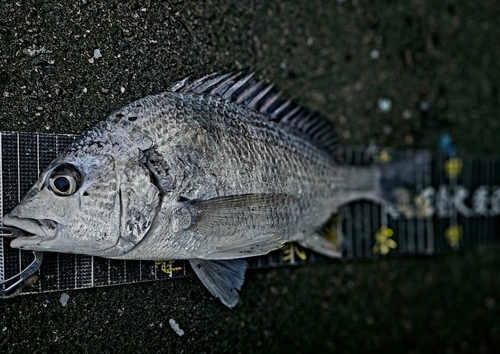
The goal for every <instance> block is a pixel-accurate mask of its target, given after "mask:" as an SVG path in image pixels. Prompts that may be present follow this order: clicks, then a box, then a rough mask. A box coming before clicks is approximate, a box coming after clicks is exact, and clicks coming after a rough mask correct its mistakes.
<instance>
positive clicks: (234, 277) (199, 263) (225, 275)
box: [189, 259, 247, 308]
mask: <svg viewBox="0 0 500 354" xmlns="http://www.w3.org/2000/svg"><path fill="white" fill-rule="evenodd" d="M189 263H190V264H191V266H192V267H193V269H194V271H195V273H196V275H197V276H198V278H200V280H201V282H202V283H203V285H205V287H206V288H207V289H208V291H210V293H211V294H212V295H213V296H215V297H218V298H219V299H220V300H221V301H222V303H223V304H224V305H226V306H227V307H229V308H233V307H234V306H236V304H237V303H238V301H239V300H240V297H239V295H238V292H237V290H240V289H241V286H242V285H243V281H244V279H245V270H246V268H247V262H246V261H245V260H243V259H232V260H224V261H219V260H217V261H208V260H202V259H190V260H189Z"/></svg>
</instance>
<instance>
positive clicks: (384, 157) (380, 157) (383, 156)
mask: <svg viewBox="0 0 500 354" xmlns="http://www.w3.org/2000/svg"><path fill="white" fill-rule="evenodd" d="M375 159H376V160H377V162H389V161H391V160H392V156H391V155H390V154H389V153H388V152H387V151H386V150H382V151H380V152H379V153H378V154H377V156H376V157H375Z"/></svg>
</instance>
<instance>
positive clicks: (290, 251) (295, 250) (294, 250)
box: [283, 244, 307, 261]
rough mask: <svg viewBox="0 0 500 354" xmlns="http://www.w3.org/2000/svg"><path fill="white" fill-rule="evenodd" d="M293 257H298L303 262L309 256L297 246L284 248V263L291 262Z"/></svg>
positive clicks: (292, 245)
mask: <svg viewBox="0 0 500 354" xmlns="http://www.w3.org/2000/svg"><path fill="white" fill-rule="evenodd" d="M292 255H296V256H297V257H299V258H300V259H302V260H303V261H305V260H306V259H307V254H306V253H305V252H304V251H302V250H301V249H300V248H299V247H298V246H297V245H294V244H288V245H285V247H283V261H290V260H291V259H292Z"/></svg>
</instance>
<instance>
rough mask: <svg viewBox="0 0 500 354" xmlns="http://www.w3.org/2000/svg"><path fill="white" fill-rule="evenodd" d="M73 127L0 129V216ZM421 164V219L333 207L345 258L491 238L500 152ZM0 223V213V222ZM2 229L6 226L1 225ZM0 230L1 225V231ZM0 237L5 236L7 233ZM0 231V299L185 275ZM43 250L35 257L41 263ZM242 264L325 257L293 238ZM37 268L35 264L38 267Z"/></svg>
mask: <svg viewBox="0 0 500 354" xmlns="http://www.w3.org/2000/svg"><path fill="white" fill-rule="evenodd" d="M76 137H77V136H76V135H63V134H41V133H12V132H0V198H1V200H0V216H3V215H5V214H6V213H8V212H9V211H10V210H12V209H13V208H14V207H15V206H16V205H17V204H18V203H19V202H20V201H21V198H22V197H23V196H24V194H25V193H26V192H27V191H28V189H29V188H30V187H31V186H32V185H33V183H34V182H35V181H36V180H37V179H38V176H39V174H40V173H41V172H42V171H43V170H44V169H45V167H46V166H48V165H49V163H50V162H51V161H52V160H53V159H54V158H55V157H56V156H57V155H58V154H59V153H61V152H62V150H63V149H64V148H65V147H66V146H67V145H69V144H70V143H71V142H73V141H74V139H75V138H76ZM419 153H420V154H422V153H426V154H429V156H430V157H431V158H430V159H429V166H427V168H423V169H420V170H419V169H415V173H416V174H417V176H416V178H415V179H416V181H417V184H416V185H415V190H414V194H412V195H411V199H412V200H411V201H410V202H411V203H413V204H416V205H417V206H419V210H420V211H421V212H422V213H423V214H425V215H426V217H418V218H407V217H404V216H402V215H399V216H397V215H395V214H394V211H391V210H388V208H387V207H383V206H380V205H377V204H373V203H371V202H368V201H360V202H356V203H352V204H349V205H347V206H344V207H343V208H342V209H341V210H339V214H338V218H337V219H336V220H337V225H336V227H332V228H331V229H330V231H329V233H328V235H326V237H328V238H329V239H330V241H332V242H338V243H339V245H340V247H341V250H342V259H343V260H356V259H363V258H372V257H388V256H401V255H432V254H437V253H444V252H449V251H456V250H459V249H470V248H475V247H478V246H482V245H493V244H499V243H500V242H499V241H500V233H499V225H500V223H499V219H498V218H499V216H500V186H498V185H497V184H496V182H497V181H500V158H499V157H494V156H490V157H485V156H474V155H460V156H458V157H453V158H448V157H445V156H443V155H440V154H431V153H430V152H429V151H419ZM412 154H415V152H414V151H398V152H391V151H386V150H382V151H378V152H377V153H376V154H374V153H373V151H371V150H370V149H365V148H349V147H346V148H345V149H344V151H343V156H344V159H345V160H346V162H347V163H353V164H368V163H370V162H372V161H373V160H374V159H375V160H376V161H378V162H380V163H383V162H389V161H390V160H391V159H393V158H401V157H410V156H411V155H412ZM0 221H1V220H0ZM7 231H8V230H7ZM7 231H6V232H7ZM1 235H2V231H1V229H0V236H1ZM4 236H8V235H7V234H5V235H4ZM9 242H10V240H9V239H8V238H7V237H0V284H1V285H0V297H3V298H6V297H11V296H15V295H19V294H30V293H41V292H50V291H60V290H70V289H83V288H93V287H100V286H109V285H117V284H129V283H138V282H145V281H152V280H162V279H173V278H179V277H187V276H193V275H194V272H193V271H192V269H191V268H190V266H189V265H188V262H187V261H182V260H181V261H178V260H176V261H169V260H158V261H123V260H110V259H104V258H99V257H93V256H86V255H72V254H60V253H50V252H46V253H43V254H42V253H41V252H29V251H21V250H17V249H12V248H10V246H9ZM42 256H43V262H42V259H41V258H42ZM247 260H248V266H249V268H270V267H279V266H285V265H300V264H314V263H320V262H327V261H328V262H333V260H330V259H329V258H326V257H324V256H321V255H318V254H316V253H313V252H311V251H309V250H307V249H304V248H302V247H300V246H299V245H297V244H287V245H285V246H284V247H283V248H282V249H280V250H277V251H274V252H271V253H270V254H268V255H266V256H260V257H251V258H248V259H247ZM38 268H39V269H38Z"/></svg>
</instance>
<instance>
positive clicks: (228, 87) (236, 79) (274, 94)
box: [168, 72, 341, 160]
mask: <svg viewBox="0 0 500 354" xmlns="http://www.w3.org/2000/svg"><path fill="white" fill-rule="evenodd" d="M253 76H254V73H251V74H249V75H246V76H243V74H242V73H241V72H237V73H228V74H222V75H221V74H220V73H213V74H209V75H207V76H204V77H202V78H201V79H197V80H190V79H189V77H188V78H185V79H184V80H181V81H178V82H176V83H174V84H173V85H171V86H170V87H169V88H168V91H170V92H196V93H202V94H208V95H213V96H219V97H222V98H225V99H227V100H229V101H233V102H236V103H238V104H241V105H243V106H247V107H248V108H251V109H253V110H255V111H257V112H260V113H262V114H263V115H264V116H266V117H268V119H269V120H272V121H275V122H278V123H280V124H282V125H284V126H286V127H290V128H292V129H291V130H292V131H294V132H295V133H296V134H299V135H300V136H302V137H304V138H307V139H308V140H309V141H310V142H311V143H313V144H314V145H316V146H317V147H319V148H320V149H322V150H325V151H327V152H328V153H329V154H330V155H332V157H333V158H335V159H336V160H339V159H340V158H341V155H340V151H341V149H339V146H340V139H339V137H338V135H337V132H336V130H335V126H334V125H333V122H332V121H331V120H329V119H328V118H327V117H325V116H323V115H322V114H320V113H318V112H313V111H311V110H309V109H307V108H305V107H302V106H300V105H299V104H297V103H296V102H295V101H293V100H291V99H288V98H286V97H283V95H282V93H281V92H280V91H276V90H275V89H274V85H272V84H267V83H266V82H265V81H264V80H262V81H259V82H257V81H256V80H254V79H253Z"/></svg>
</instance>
